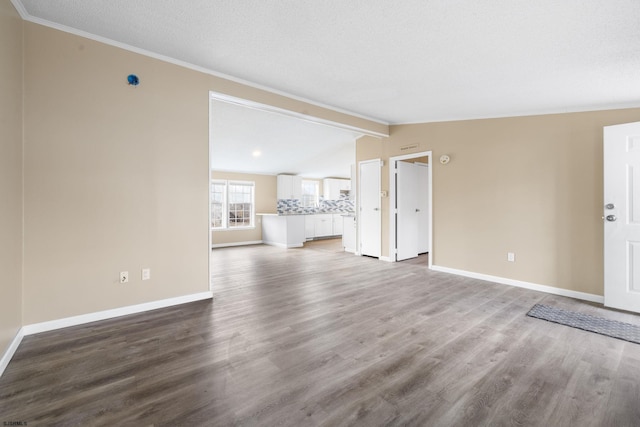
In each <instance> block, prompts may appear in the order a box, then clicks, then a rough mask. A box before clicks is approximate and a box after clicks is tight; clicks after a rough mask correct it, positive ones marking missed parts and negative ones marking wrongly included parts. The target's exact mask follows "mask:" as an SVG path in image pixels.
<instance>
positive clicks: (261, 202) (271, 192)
mask: <svg viewBox="0 0 640 427" xmlns="http://www.w3.org/2000/svg"><path fill="white" fill-rule="evenodd" d="M211 178H212V179H226V180H238V181H253V182H255V183H256V187H255V203H256V207H255V211H256V213H275V212H276V205H277V199H276V187H277V184H276V182H277V178H276V176H275V175H257V174H247V173H233V172H218V171H212V172H211ZM261 220H262V217H261V216H257V217H256V218H255V225H256V227H255V228H254V229H251V230H225V231H213V232H212V233H211V241H212V244H214V245H224V244H233V243H242V242H255V241H261V240H262V222H261Z"/></svg>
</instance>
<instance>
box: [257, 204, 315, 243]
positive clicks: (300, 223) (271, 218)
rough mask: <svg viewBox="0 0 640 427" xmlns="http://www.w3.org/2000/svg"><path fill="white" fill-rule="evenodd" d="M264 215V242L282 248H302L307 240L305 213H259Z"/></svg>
mask: <svg viewBox="0 0 640 427" xmlns="http://www.w3.org/2000/svg"><path fill="white" fill-rule="evenodd" d="M257 215H258V216H261V217H262V243H264V244H265V245H271V246H278V247H280V248H301V247H302V246H303V245H304V242H305V240H306V239H305V236H304V215H279V214H275V213H271V214H267V213H264V214H263V213H259V214H257Z"/></svg>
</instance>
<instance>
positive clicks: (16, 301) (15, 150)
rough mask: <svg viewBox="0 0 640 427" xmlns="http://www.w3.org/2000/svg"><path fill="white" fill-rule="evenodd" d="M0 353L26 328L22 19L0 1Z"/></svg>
mask: <svg viewBox="0 0 640 427" xmlns="http://www.w3.org/2000/svg"><path fill="white" fill-rule="evenodd" d="M0 94H2V96H0V271H1V272H2V275H1V276H0V301H2V308H1V309H0V355H2V354H3V353H4V351H5V350H6V349H7V346H8V345H9V343H10V342H11V341H12V340H13V338H14V337H15V335H16V333H17V332H18V330H19V329H20V327H21V326H22V21H21V20H20V17H19V16H18V13H17V12H16V10H15V9H14V8H13V5H12V4H11V2H10V1H9V0H1V1H0Z"/></svg>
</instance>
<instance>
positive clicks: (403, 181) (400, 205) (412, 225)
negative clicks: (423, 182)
mask: <svg viewBox="0 0 640 427" xmlns="http://www.w3.org/2000/svg"><path fill="white" fill-rule="evenodd" d="M418 167H419V166H416V165H415V164H413V163H408V162H403V161H396V212H397V213H396V249H397V253H396V261H403V260H405V259H409V258H415V257H417V256H418V230H419V219H420V215H419V214H420V208H419V205H420V204H419V196H418V190H419V185H418V179H419V175H418Z"/></svg>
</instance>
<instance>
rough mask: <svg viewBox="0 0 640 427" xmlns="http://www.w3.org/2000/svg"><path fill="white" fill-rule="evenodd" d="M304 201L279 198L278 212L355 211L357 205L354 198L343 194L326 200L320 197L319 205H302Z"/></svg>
mask: <svg viewBox="0 0 640 427" xmlns="http://www.w3.org/2000/svg"><path fill="white" fill-rule="evenodd" d="M301 204H302V201H301V200H298V199H279V200H278V213H279V214H282V215H312V214H322V213H338V214H342V213H353V212H355V206H354V203H353V200H351V199H349V197H348V196H345V195H342V196H340V199H338V200H324V199H323V198H322V197H320V202H319V203H318V206H317V207H302V205H301Z"/></svg>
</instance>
